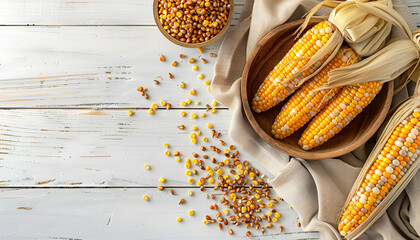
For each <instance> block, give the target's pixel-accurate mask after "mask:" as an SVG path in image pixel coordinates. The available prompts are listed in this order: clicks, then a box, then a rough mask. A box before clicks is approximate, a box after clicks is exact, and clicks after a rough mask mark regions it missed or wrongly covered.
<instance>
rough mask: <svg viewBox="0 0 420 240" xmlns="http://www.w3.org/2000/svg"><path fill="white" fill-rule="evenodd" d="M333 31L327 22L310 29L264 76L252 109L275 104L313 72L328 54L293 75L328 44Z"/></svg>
mask: <svg viewBox="0 0 420 240" xmlns="http://www.w3.org/2000/svg"><path fill="white" fill-rule="evenodd" d="M332 32H333V28H332V26H331V24H330V23H328V22H320V23H318V24H317V25H315V26H314V27H312V28H311V29H309V30H308V31H307V32H306V33H305V34H304V35H303V36H302V37H301V38H300V39H299V40H298V41H297V42H296V43H295V44H294V45H293V47H292V49H290V50H289V52H288V53H287V54H286V56H284V58H283V59H282V60H281V61H280V63H278V64H277V65H276V67H274V69H273V70H271V72H270V73H269V74H268V76H267V77H266V78H265V80H264V82H263V83H262V84H261V86H260V88H259V89H258V91H257V93H256V94H255V96H254V99H253V100H252V109H253V110H254V111H255V112H257V113H259V112H263V111H266V110H268V109H270V108H272V107H274V106H275V105H277V104H278V103H279V102H281V101H283V100H284V99H285V98H286V97H287V96H289V95H290V94H292V93H293V92H294V91H295V90H296V89H297V87H296V84H297V83H298V81H299V80H300V79H302V78H304V77H307V76H309V75H310V74H311V73H313V72H314V71H316V70H317V69H318V68H319V67H320V66H321V65H322V64H323V63H324V62H325V61H326V60H327V58H328V57H329V55H330V54H331V53H329V54H327V55H326V56H325V57H324V58H322V60H320V61H318V62H316V63H315V64H313V65H312V66H310V67H309V68H308V69H306V70H305V71H303V72H302V73H301V74H300V75H299V76H293V75H294V74H295V73H296V72H297V71H299V70H300V69H301V68H302V67H304V66H305V64H306V63H307V62H308V61H309V58H310V57H312V56H313V55H314V54H315V53H316V52H317V51H318V50H319V49H320V48H322V47H323V46H324V45H325V44H326V43H327V41H328V39H329V38H330V37H331V35H332ZM297 59H300V60H297ZM292 76H293V78H291V80H290V81H287V82H284V80H285V79H289V78H290V77H292Z"/></svg>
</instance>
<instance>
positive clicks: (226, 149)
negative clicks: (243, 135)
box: [222, 144, 230, 153]
mask: <svg viewBox="0 0 420 240" xmlns="http://www.w3.org/2000/svg"><path fill="white" fill-rule="evenodd" d="M222 145H223V144H222ZM224 151H225V153H230V149H229V148H225V150H224Z"/></svg>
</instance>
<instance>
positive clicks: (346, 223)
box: [338, 108, 420, 236]
mask: <svg viewBox="0 0 420 240" xmlns="http://www.w3.org/2000/svg"><path fill="white" fill-rule="evenodd" d="M419 120H420V108H416V109H415V110H414V111H413V113H412V114H411V115H410V116H408V117H407V118H406V119H405V120H403V121H402V122H401V123H400V124H399V125H398V126H397V127H396V128H395V129H394V131H393V132H392V134H391V136H390V137H389V138H388V141H387V143H386V144H385V146H384V147H383V148H382V150H381V152H380V153H379V154H378V156H377V159H376V161H375V162H374V163H373V164H372V165H371V167H370V169H369V172H368V173H367V174H366V175H365V177H364V180H363V182H362V183H361V185H360V186H359V190H358V191H357V194H355V195H354V196H353V198H352V199H351V201H350V202H349V204H348V205H347V207H346V208H345V210H344V212H343V215H342V217H341V219H340V222H339V225H338V229H339V231H340V234H341V235H343V236H346V235H347V234H349V233H350V232H351V231H353V230H354V229H356V228H357V227H358V226H359V225H360V224H362V223H363V222H364V221H365V220H366V218H368V217H369V215H370V214H371V213H372V211H373V210H374V209H375V208H376V207H377V206H378V204H379V203H381V201H382V200H383V199H384V198H385V197H386V196H387V195H388V193H389V192H390V191H391V190H392V189H393V188H394V186H395V185H396V184H397V183H398V182H399V181H400V179H401V178H402V177H403V176H404V174H405V173H406V172H407V170H408V169H409V168H410V166H411V165H412V164H413V162H414V161H416V159H417V157H418V155H419V154H420V149H419V145H420V135H419V132H420V122H419Z"/></svg>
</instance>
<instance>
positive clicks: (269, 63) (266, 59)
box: [241, 19, 394, 159]
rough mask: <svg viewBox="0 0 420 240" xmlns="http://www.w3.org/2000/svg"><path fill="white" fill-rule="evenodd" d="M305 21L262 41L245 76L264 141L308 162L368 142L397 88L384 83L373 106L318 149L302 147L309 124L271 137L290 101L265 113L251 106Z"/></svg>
mask: <svg viewBox="0 0 420 240" xmlns="http://www.w3.org/2000/svg"><path fill="white" fill-rule="evenodd" d="M302 22H303V20H297V21H293V22H289V23H286V24H283V25H281V26H279V27H277V28H275V29H274V30H272V31H271V32H270V33H268V34H267V35H266V36H265V37H264V38H262V39H261V41H260V42H259V43H258V44H257V45H256V46H255V48H254V49H253V50H252V52H251V54H250V56H249V58H248V60H247V62H246V65H245V68H244V71H243V74H242V82H241V99H242V105H243V108H244V111H245V114H246V116H247V118H248V120H249V122H250V123H251V126H252V128H253V129H254V130H255V132H256V133H257V134H258V135H259V136H260V137H261V138H262V139H263V140H264V141H266V142H267V143H268V144H270V145H271V146H273V147H274V148H276V149H278V150H280V151H282V152H285V153H287V154H289V155H292V156H295V157H299V158H304V159H324V158H334V157H338V156H341V155H343V154H346V153H349V152H351V151H353V150H354V149H356V148H357V147H359V146H360V145H361V144H363V143H365V142H366V141H367V140H368V139H369V138H370V137H372V135H373V134H374V133H375V132H376V131H377V130H378V128H379V127H380V125H381V124H382V122H383V121H384V119H385V117H386V115H387V113H388V110H389V107H390V105H391V101H392V96H393V88H394V87H393V82H392V81H391V82H388V83H386V84H384V85H383V87H382V90H381V91H380V92H379V94H378V95H377V96H376V97H375V99H374V100H373V101H372V103H371V104H369V105H368V106H367V107H366V108H365V109H364V110H363V111H362V112H361V113H360V114H359V115H358V116H357V117H356V118H355V119H354V120H353V121H351V123H350V124H349V125H348V126H346V127H345V128H344V129H343V130H342V131H341V132H340V133H339V134H337V135H336V136H334V137H333V138H331V139H330V140H328V141H327V142H326V143H324V144H323V145H321V146H319V147H317V148H314V149H312V150H309V151H305V150H303V149H302V148H300V146H299V145H298V140H299V138H300V136H301V135H302V132H303V131H304V130H305V129H306V127H307V125H308V124H307V125H305V126H303V127H302V128H301V129H299V130H298V131H296V132H295V133H294V134H292V135H291V136H289V137H287V138H285V139H282V140H279V139H275V138H274V137H273V136H272V134H271V126H272V124H273V122H274V119H275V118H276V116H277V114H278V113H279V112H280V110H281V108H282V107H283V105H284V104H285V103H286V102H287V100H288V99H286V100H284V101H282V102H281V103H280V104H278V105H277V106H275V107H274V108H272V109H270V110H268V111H265V112H262V113H255V112H254V111H252V110H251V107H250V105H251V103H252V98H253V96H254V95H255V93H256V92H257V89H258V87H259V86H260V85H261V83H262V82H263V81H264V79H265V77H266V76H267V75H268V73H269V72H270V71H271V70H272V69H273V68H274V66H275V65H276V64H277V63H278V62H279V61H280V60H281V59H282V58H283V56H284V55H285V54H286V53H287V52H288V51H289V49H290V48H291V47H292V45H293V44H294V41H293V38H294V35H293V33H294V32H295V30H296V29H297V28H298V27H299V26H300V25H301V24H302ZM318 22H319V20H316V19H314V20H311V21H310V23H309V25H308V28H310V27H312V26H313V25H315V24H316V23H318Z"/></svg>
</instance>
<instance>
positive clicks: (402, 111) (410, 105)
mask: <svg viewBox="0 0 420 240" xmlns="http://www.w3.org/2000/svg"><path fill="white" fill-rule="evenodd" d="M415 94H416V95H415V96H413V97H411V98H409V99H407V100H406V101H404V102H403V103H401V104H400V105H399V107H398V108H397V109H396V110H395V112H394V113H393V115H392V116H391V118H390V119H389V120H388V122H387V124H386V125H385V127H384V128H383V129H382V131H381V133H380V136H379V140H378V141H377V143H376V145H375V147H374V148H373V150H372V151H371V153H370V155H369V156H368V158H367V159H366V162H365V164H364V166H363V168H362V169H361V171H360V173H359V175H358V177H357V179H356V181H355V183H354V185H353V187H352V189H351V190H350V193H349V195H348V197H347V200H346V203H345V204H344V208H343V212H344V209H346V207H347V205H348V204H349V202H350V201H351V199H352V198H353V196H355V194H356V193H357V191H358V189H359V187H360V185H361V183H362V182H363V180H364V178H365V176H366V174H367V173H368V172H369V169H370V167H371V165H372V164H373V163H374V162H375V161H376V159H377V157H378V154H379V153H380V152H381V150H382V148H383V146H384V145H385V144H386V142H387V141H388V139H389V137H390V136H391V134H392V132H393V131H394V129H395V128H396V127H397V126H398V125H399V124H400V123H401V122H402V121H403V120H404V119H405V118H406V117H408V116H409V115H410V114H411V113H412V112H413V111H414V109H416V108H419V107H420V84H417V86H416V90H415ZM419 159H420V156H418V157H417V158H416V160H415V161H413V164H412V165H411V167H410V168H409V169H408V171H407V172H406V173H405V175H404V176H403V177H402V178H401V180H400V181H399V182H398V183H397V184H396V185H395V186H394V187H393V188H392V189H391V191H390V192H389V193H388V195H386V197H384V198H383V200H382V201H381V202H380V203H379V205H378V206H377V207H376V208H375V209H374V210H373V211H372V213H371V214H370V215H369V217H367V219H366V220H365V221H364V222H363V223H362V224H360V225H359V226H358V227H357V228H356V229H355V230H354V231H352V232H350V233H349V234H348V235H347V236H345V237H344V239H349V240H353V239H356V238H357V237H359V236H360V235H361V234H362V233H363V232H364V231H366V230H367V229H368V228H369V227H370V226H371V225H372V224H373V223H374V222H375V221H376V220H377V219H378V218H379V217H380V216H381V215H382V214H383V213H384V212H385V211H386V210H387V208H388V207H389V206H390V205H391V204H392V203H393V202H394V200H395V199H396V198H397V197H398V196H399V194H400V193H401V192H402V191H403V190H404V188H405V187H406V186H407V184H408V183H409V182H410V180H411V179H412V178H413V177H414V175H415V174H416V172H417V171H418V169H419V168H420V160H419ZM340 219H341V216H340V218H339V220H338V221H340Z"/></svg>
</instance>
